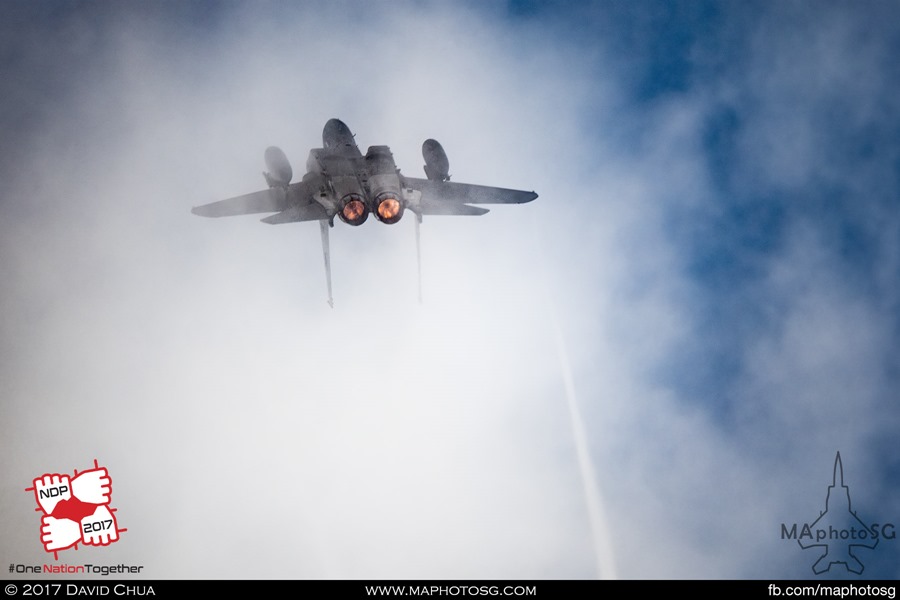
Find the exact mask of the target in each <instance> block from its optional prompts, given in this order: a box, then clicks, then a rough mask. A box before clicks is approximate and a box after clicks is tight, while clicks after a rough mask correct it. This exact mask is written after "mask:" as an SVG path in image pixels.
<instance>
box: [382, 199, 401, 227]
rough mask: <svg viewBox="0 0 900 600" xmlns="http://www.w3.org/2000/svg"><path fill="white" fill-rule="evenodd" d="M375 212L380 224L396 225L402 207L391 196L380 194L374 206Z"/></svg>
mask: <svg viewBox="0 0 900 600" xmlns="http://www.w3.org/2000/svg"><path fill="white" fill-rule="evenodd" d="M375 212H376V213H377V214H378V219H379V220H380V221H381V222H382V223H388V224H391V223H396V222H397V221H399V220H400V217H402V216H403V205H402V204H400V201H399V200H397V198H396V196H394V195H393V194H382V195H381V196H380V197H379V199H378V203H377V205H376V206H375Z"/></svg>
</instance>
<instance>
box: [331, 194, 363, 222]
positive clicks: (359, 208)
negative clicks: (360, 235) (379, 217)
mask: <svg viewBox="0 0 900 600" xmlns="http://www.w3.org/2000/svg"><path fill="white" fill-rule="evenodd" d="M343 203H344V206H343V208H341V212H340V213H338V214H339V215H340V217H341V221H343V222H344V223H347V224H348V225H362V224H363V223H365V221H366V219H367V218H369V209H367V208H366V204H365V203H364V202H363V201H362V198H361V197H360V196H359V195H358V194H347V195H346V196H345V197H344V201H343Z"/></svg>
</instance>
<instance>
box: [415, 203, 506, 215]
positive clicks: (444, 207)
mask: <svg viewBox="0 0 900 600" xmlns="http://www.w3.org/2000/svg"><path fill="white" fill-rule="evenodd" d="M421 212H422V214H423V215H459V216H463V217H477V216H479V215H483V214H484V213H486V212H490V211H489V210H488V209H486V208H481V207H480V206H469V205H468V204H456V203H452V202H433V201H432V202H426V201H424V200H423V201H422V204H421Z"/></svg>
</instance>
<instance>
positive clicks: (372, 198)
mask: <svg viewBox="0 0 900 600" xmlns="http://www.w3.org/2000/svg"><path fill="white" fill-rule="evenodd" d="M322 145H323V148H313V149H312V150H310V152H309V158H308V159H307V161H306V174H305V175H304V176H303V178H302V179H301V180H300V181H298V182H296V183H291V179H292V177H293V170H292V169H291V165H290V163H289V162H288V159H287V157H286V156H285V154H284V152H283V151H282V150H281V149H280V148H278V147H277V146H270V147H269V148H267V149H266V151H265V155H264V158H265V163H266V168H267V169H268V171H267V172H263V177H265V179H266V183H267V184H268V186H269V187H268V189H265V190H261V191H259V192H253V193H250V194H244V195H243V196H236V197H234V198H228V199H227V200H220V201H218V202H212V203H210V204H204V205H203V206H196V207H194V208H193V209H192V211H191V212H193V213H194V214H195V215H200V216H203V217H230V216H234V215H246V214H254V213H275V214H272V215H270V216H268V217H265V218H264V219H262V221H263V223H269V224H272V225H278V224H281V223H293V222H297V221H318V222H319V229H320V231H321V233H322V252H323V254H324V256H325V280H326V283H327V286H328V304H329V305H330V306H332V307H333V306H334V299H333V298H332V293H331V254H330V250H329V242H328V229H329V227H334V217H335V216H337V217H339V218H340V219H341V220H342V221H343V222H344V223H347V224H348V225H354V226H358V225H362V224H363V223H365V221H366V219H368V218H369V213H372V214H374V215H375V218H376V219H378V220H379V221H381V222H382V223H386V224H388V225H391V224H393V223H396V222H397V221H399V220H400V219H401V218H402V217H403V214H404V212H405V211H407V210H409V211H411V212H412V213H414V214H415V226H416V255H417V257H418V261H419V300H420V301H421V295H422V284H421V252H420V244H419V223H421V221H422V217H423V216H424V215H464V216H478V215H483V214H485V213H486V212H488V209H486V208H481V207H478V206H473V205H474V204H522V203H525V202H531V201H532V200H534V199H535V198H537V194H535V193H534V192H525V191H521V190H511V189H506V188H498V187H489V186H483V185H471V184H467V183H455V182H451V181H450V174H449V170H450V162H449V160H448V159H447V154H446V153H445V152H444V148H443V147H442V146H441V145H440V144H439V143H438V142H437V141H436V140H431V139H429V140H425V143H423V144H422V157H423V158H424V159H425V176H426V177H427V179H418V178H416V177H406V176H405V175H402V174H401V173H400V169H398V168H397V166H396V164H395V163H394V157H393V155H392V154H391V149H390V148H389V147H387V146H369V149H368V151H367V152H366V154H365V156H363V154H362V153H361V152H360V151H359V148H357V146H356V141H355V140H354V135H353V133H351V132H350V129H349V128H348V127H347V125H345V124H344V123H343V121H341V120H339V119H330V120H329V121H328V122H327V123H326V124H325V128H324V130H323V131H322Z"/></svg>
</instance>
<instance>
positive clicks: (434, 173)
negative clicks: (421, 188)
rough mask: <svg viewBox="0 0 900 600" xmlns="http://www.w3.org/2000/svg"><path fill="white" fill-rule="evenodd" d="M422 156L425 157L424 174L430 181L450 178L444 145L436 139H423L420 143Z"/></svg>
mask: <svg viewBox="0 0 900 600" xmlns="http://www.w3.org/2000/svg"><path fill="white" fill-rule="evenodd" d="M422 158H424V159H425V175H426V176H427V177H428V179H430V180H432V181H449V180H450V160H449V159H448V158H447V153H446V152H444V147H443V146H441V143H440V142H438V141H437V140H431V139H429V140H425V143H423V144H422Z"/></svg>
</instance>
